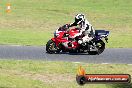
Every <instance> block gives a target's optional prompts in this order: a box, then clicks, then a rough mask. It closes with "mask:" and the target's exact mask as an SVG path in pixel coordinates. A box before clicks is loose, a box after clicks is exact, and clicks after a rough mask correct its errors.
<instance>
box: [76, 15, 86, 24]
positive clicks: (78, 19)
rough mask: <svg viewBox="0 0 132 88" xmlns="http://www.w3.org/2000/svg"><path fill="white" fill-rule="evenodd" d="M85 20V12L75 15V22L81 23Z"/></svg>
mask: <svg viewBox="0 0 132 88" xmlns="http://www.w3.org/2000/svg"><path fill="white" fill-rule="evenodd" d="M84 21H85V16H84V14H77V15H76V16H75V23H76V24H81V23H82V22H84Z"/></svg>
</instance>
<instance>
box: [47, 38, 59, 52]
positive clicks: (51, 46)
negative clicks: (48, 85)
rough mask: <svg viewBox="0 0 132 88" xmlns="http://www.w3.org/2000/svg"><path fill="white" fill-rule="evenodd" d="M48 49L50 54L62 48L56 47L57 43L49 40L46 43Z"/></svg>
mask: <svg viewBox="0 0 132 88" xmlns="http://www.w3.org/2000/svg"><path fill="white" fill-rule="evenodd" d="M46 51H47V53H49V54H53V53H59V52H60V50H57V49H56V45H55V43H54V42H53V41H52V40H49V41H48V42H47V44H46Z"/></svg>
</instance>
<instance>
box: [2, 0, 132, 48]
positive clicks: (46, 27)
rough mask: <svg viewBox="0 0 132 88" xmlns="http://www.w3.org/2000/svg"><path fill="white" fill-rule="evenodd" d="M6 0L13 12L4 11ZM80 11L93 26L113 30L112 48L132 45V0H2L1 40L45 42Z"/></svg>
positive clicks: (10, 41) (5, 41)
mask: <svg viewBox="0 0 132 88" xmlns="http://www.w3.org/2000/svg"><path fill="white" fill-rule="evenodd" d="M6 3H11V9H12V11H11V13H6V12H5V8H6ZM77 13H84V14H85V15H86V18H87V19H88V20H89V21H90V22H91V23H92V24H93V26H94V28H96V29H107V30H109V31H110V33H111V34H110V37H109V39H110V43H109V44H108V47H109V48H113V47H132V44H131V43H132V39H131V37H132V35H131V33H132V30H131V28H132V15H131V14H132V1H131V0H116V1H115V0H109V1H108V0H101V1H100V0H92V1H91V0H83V1H80V0H55V1H54V0H39V1H38V0H30V1H27V0H19V1H18V0H10V1H7V0H2V2H1V3H0V44H20V45H44V44H46V42H47V41H48V39H50V38H51V37H52V35H51V33H53V32H54V31H55V30H56V29H57V28H58V27H59V26H61V25H63V24H66V23H71V22H73V20H74V15H75V14H77ZM36 40H38V41H36ZM126 44H127V45H126Z"/></svg>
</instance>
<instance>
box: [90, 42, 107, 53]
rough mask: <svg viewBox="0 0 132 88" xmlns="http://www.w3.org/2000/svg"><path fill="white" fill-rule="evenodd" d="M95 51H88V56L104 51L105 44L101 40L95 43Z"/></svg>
mask: <svg viewBox="0 0 132 88" xmlns="http://www.w3.org/2000/svg"><path fill="white" fill-rule="evenodd" d="M96 48H97V51H88V53H89V54H90V55H97V54H98V55H99V54H101V53H102V52H103V51H104V50H105V43H104V42H103V41H102V40H99V41H97V42H96Z"/></svg>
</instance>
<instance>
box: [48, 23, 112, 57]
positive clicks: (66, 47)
mask: <svg viewBox="0 0 132 88" xmlns="http://www.w3.org/2000/svg"><path fill="white" fill-rule="evenodd" d="M59 29H61V31H59V32H58V33H56V32H55V33H54V37H53V38H51V39H50V40H49V41H48V42H47V44H46V51H47V53H49V54H53V53H60V52H69V53H88V54H89V55H99V54H101V53H102V52H103V51H104V50H105V42H104V41H103V39H105V41H106V42H107V43H108V35H109V31H106V30H95V35H94V38H93V39H92V40H91V41H90V42H85V43H82V44H78V41H79V40H81V39H82V37H83V35H81V36H78V37H76V38H74V37H73V36H74V35H75V34H77V33H79V31H80V29H79V28H72V29H69V30H68V28H66V26H65V25H64V26H62V27H60V28H59Z"/></svg>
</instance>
